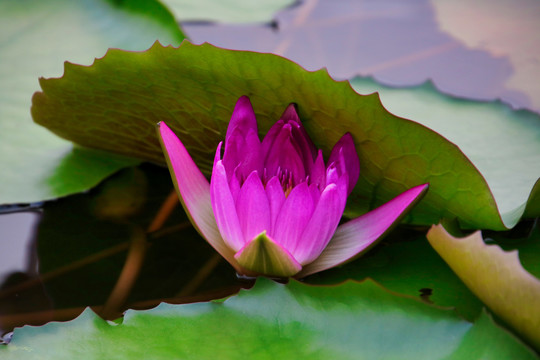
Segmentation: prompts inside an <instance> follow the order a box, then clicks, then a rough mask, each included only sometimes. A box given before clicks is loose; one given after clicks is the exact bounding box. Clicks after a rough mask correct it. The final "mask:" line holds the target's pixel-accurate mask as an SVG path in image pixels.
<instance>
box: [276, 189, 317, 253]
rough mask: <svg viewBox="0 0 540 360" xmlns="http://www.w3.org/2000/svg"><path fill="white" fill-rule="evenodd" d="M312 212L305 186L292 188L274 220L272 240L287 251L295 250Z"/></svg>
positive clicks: (309, 194)
mask: <svg viewBox="0 0 540 360" xmlns="http://www.w3.org/2000/svg"><path fill="white" fill-rule="evenodd" d="M313 210H314V204H313V197H312V196H311V192H310V191H309V188H308V186H307V184H306V183H305V182H303V183H301V184H299V185H297V186H296V187H294V188H293V189H292V191H291V193H290V194H289V196H288V197H287V199H286V200H285V203H284V204H283V206H282V207H281V211H280V213H279V215H278V217H277V219H276V225H275V228H274V236H273V238H274V240H275V241H276V242H277V243H279V244H280V245H281V246H283V247H284V248H285V249H287V250H289V249H294V248H296V246H297V243H298V241H299V240H300V238H301V236H302V233H303V232H304V229H305V227H306V225H307V223H308V221H309V219H310V218H311V215H312V214H313ZM289 251H290V250H289Z"/></svg>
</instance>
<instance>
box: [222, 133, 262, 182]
mask: <svg viewBox="0 0 540 360" xmlns="http://www.w3.org/2000/svg"><path fill="white" fill-rule="evenodd" d="M223 165H224V166H225V170H226V171H227V174H228V177H229V180H230V178H231V175H232V173H233V170H236V169H237V168H238V169H239V170H238V171H239V173H240V175H241V178H242V179H245V178H247V177H248V175H249V174H251V172H252V171H259V172H261V171H262V169H263V159H262V157H261V142H260V140H259V136H258V134H257V133H256V131H254V130H253V129H250V130H249V131H248V132H247V133H246V134H239V133H238V132H234V133H233V134H232V135H231V136H230V137H229V142H228V143H227V144H226V146H225V154H224V155H223Z"/></svg>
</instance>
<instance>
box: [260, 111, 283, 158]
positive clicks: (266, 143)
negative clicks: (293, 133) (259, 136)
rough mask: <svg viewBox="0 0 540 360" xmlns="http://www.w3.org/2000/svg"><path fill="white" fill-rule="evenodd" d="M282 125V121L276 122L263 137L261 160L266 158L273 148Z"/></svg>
mask: <svg viewBox="0 0 540 360" xmlns="http://www.w3.org/2000/svg"><path fill="white" fill-rule="evenodd" d="M283 125H285V123H284V122H283V120H278V121H277V122H276V123H275V124H274V125H272V127H271V128H270V130H268V132H267V133H266V135H265V136H264V139H263V141H262V156H263V159H266V158H267V156H268V152H269V151H270V149H271V148H272V147H273V146H274V141H276V138H277V136H278V134H279V133H280V132H281V129H282V128H283Z"/></svg>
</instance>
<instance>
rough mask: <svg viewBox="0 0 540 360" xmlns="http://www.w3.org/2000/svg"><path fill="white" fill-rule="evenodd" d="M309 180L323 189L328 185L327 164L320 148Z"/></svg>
mask: <svg viewBox="0 0 540 360" xmlns="http://www.w3.org/2000/svg"><path fill="white" fill-rule="evenodd" d="M309 182H310V183H311V184H316V185H317V186H318V187H319V189H320V190H321V191H322V189H324V188H325V186H326V166H325V165H324V158H323V154H322V150H319V153H318V154H317V158H316V159H315V163H314V164H313V167H312V168H311V172H310V173H309Z"/></svg>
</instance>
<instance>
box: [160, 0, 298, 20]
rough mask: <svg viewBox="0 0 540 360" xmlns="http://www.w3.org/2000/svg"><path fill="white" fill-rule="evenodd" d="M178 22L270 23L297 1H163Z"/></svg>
mask: <svg viewBox="0 0 540 360" xmlns="http://www.w3.org/2000/svg"><path fill="white" fill-rule="evenodd" d="M162 2H163V4H165V5H167V6H168V7H169V9H171V11H172V13H173V14H174V16H175V17H176V18H177V19H178V21H215V22H223V23H243V24H245V23H263V22H270V21H271V20H272V17H273V15H274V13H275V12H276V11H278V10H279V9H282V8H285V7H287V6H291V5H292V4H293V3H294V2H295V0H258V1H252V0H198V1H191V0H162Z"/></svg>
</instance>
